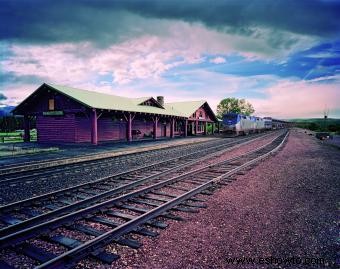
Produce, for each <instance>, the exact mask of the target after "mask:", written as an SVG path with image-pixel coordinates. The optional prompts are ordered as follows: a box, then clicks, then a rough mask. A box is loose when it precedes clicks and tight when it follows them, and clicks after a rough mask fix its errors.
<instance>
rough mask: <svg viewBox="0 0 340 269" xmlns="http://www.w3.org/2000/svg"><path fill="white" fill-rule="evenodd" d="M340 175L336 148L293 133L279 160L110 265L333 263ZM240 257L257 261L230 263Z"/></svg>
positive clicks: (311, 265) (266, 164) (262, 166)
mask: <svg viewBox="0 0 340 269" xmlns="http://www.w3.org/2000/svg"><path fill="white" fill-rule="evenodd" d="M339 174H340V151H339V150H337V149H334V148H331V147H326V146H324V145H322V144H320V143H319V142H318V141H317V140H315V138H313V137H310V136H307V135H306V134H304V133H302V132H298V131H296V130H293V131H292V132H291V134H290V136H289V139H288V143H287V144H286V145H285V147H284V148H283V149H282V150H281V151H280V152H279V153H277V154H276V155H275V156H274V157H272V158H270V159H267V160H265V161H262V162H261V163H260V164H259V165H258V166H256V167H255V168H253V169H252V170H250V171H248V172H247V173H246V174H245V175H239V176H237V180H236V181H234V182H232V183H231V184H230V185H229V186H227V187H223V188H221V189H220V190H218V191H216V192H215V193H214V195H213V196H209V199H208V202H207V205H208V208H207V209H201V210H200V213H198V214H182V216H185V217H186V220H187V221H186V222H176V221H171V222H168V223H170V226H169V228H167V229H166V230H164V231H161V233H160V236H159V237H157V238H155V239H150V238H144V239H143V240H142V243H143V247H142V248H141V249H139V250H138V251H127V252H126V253H119V254H120V255H121V257H122V258H121V259H120V260H118V261H117V262H115V263H114V264H112V265H111V266H105V267H106V268H163V269H165V268H271V269H272V268H336V265H335V260H336V249H337V245H336V236H337V215H336V214H337V213H336V212H337V208H336V202H337V201H336V200H337V198H338V197H340V186H339ZM242 257H244V258H254V259H255V260H254V261H253V262H254V264H252V265H251V264H247V261H244V263H243V264H239V265H236V264H228V259H230V258H242ZM259 258H263V259H264V260H260V259H259ZM287 258H289V259H290V260H289V261H287V260H286V261H281V260H280V259H287ZM265 259H266V260H265ZM275 259H277V260H276V261H275ZM299 259H301V261H302V262H303V263H305V264H298V263H299V262H300V260H299ZM261 262H262V264H261ZM280 262H281V264H279V263H280ZM289 262H290V264H289ZM338 262H339V257H338ZM229 263H231V260H229ZM234 263H236V260H235V261H234ZM240 263H241V262H240ZM248 263H252V261H250V260H248ZM294 263H295V264H294ZM316 263H319V265H316ZM322 263H323V264H322ZM100 267H102V268H104V266H100Z"/></svg>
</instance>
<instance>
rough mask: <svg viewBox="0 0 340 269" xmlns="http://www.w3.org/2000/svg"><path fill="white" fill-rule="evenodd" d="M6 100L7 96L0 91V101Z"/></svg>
mask: <svg viewBox="0 0 340 269" xmlns="http://www.w3.org/2000/svg"><path fill="white" fill-rule="evenodd" d="M3 100H7V97H6V96H5V95H4V94H3V93H1V92H0V101H3Z"/></svg>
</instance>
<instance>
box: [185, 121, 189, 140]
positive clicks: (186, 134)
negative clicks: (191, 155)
mask: <svg viewBox="0 0 340 269" xmlns="http://www.w3.org/2000/svg"><path fill="white" fill-rule="evenodd" d="M187 136H188V120H185V121H184V137H187Z"/></svg>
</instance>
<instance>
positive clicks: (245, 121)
mask: <svg viewBox="0 0 340 269" xmlns="http://www.w3.org/2000/svg"><path fill="white" fill-rule="evenodd" d="M256 124H257V122H256V118H255V117H253V116H246V115H242V114H237V113H226V114H224V115H223V133H225V134H228V133H229V134H236V135H240V134H243V135H247V134H249V133H254V132H255V131H256Z"/></svg>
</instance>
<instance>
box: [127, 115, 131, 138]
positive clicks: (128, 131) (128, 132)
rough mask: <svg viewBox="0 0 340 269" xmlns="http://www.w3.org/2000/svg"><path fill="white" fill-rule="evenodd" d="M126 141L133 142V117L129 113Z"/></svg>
mask: <svg viewBox="0 0 340 269" xmlns="http://www.w3.org/2000/svg"><path fill="white" fill-rule="evenodd" d="M126 140H127V141H128V142H131V141H132V117H131V113H129V114H128V115H127V117H126Z"/></svg>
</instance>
